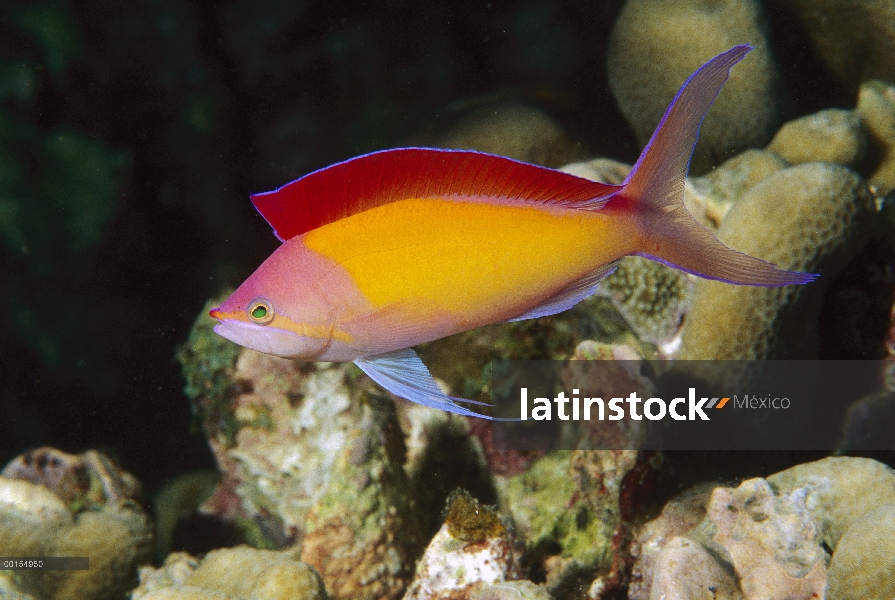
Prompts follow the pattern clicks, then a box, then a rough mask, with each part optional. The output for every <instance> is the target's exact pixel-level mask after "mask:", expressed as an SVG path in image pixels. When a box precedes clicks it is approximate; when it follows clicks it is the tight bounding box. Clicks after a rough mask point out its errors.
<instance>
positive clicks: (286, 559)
mask: <svg viewBox="0 0 895 600" xmlns="http://www.w3.org/2000/svg"><path fill="white" fill-rule="evenodd" d="M131 598H132V599H133V600H206V599H207V600H243V599H245V600H249V599H251V600H255V599H257V600H326V598H327V596H326V591H325V590H324V588H323V582H322V581H321V579H320V575H318V574H317V572H316V571H314V569H313V568H311V567H309V566H308V565H306V564H304V563H302V562H301V561H299V560H298V559H297V558H296V557H295V556H294V555H293V554H291V553H290V552H274V551H271V550H257V549H255V548H249V547H246V546H239V547H236V548H227V549H224V550H213V551H211V552H209V553H208V554H207V555H206V556H205V558H203V559H202V560H201V561H199V560H196V559H194V558H193V557H191V556H190V555H189V554H186V553H182V552H177V553H174V554H172V555H170V556H169V557H168V559H167V560H166V561H165V564H164V565H162V566H161V567H160V568H158V569H155V568H153V567H144V568H143V569H142V570H141V571H140V587H139V588H137V589H136V590H134V592H133V594H132V595H131Z"/></svg>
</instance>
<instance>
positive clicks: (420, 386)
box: [354, 348, 515, 421]
mask: <svg viewBox="0 0 895 600" xmlns="http://www.w3.org/2000/svg"><path fill="white" fill-rule="evenodd" d="M354 364H356V365H357V366H358V367H360V368H361V370H362V371H363V372H364V373H366V374H367V375H369V376H370V379H372V380H373V381H375V382H376V383H378V384H379V385H381V386H382V387H384V388H385V389H387V390H388V391H390V392H391V393H393V394H394V395H396V396H400V397H401V398H406V399H407V400H410V401H412V402H416V403H418V404H423V405H425V406H429V407H431V408H438V409H441V410H446V411H448V412H452V413H457V414H458V415H464V416H467V417H480V418H483V419H489V420H494V421H502V420H515V419H498V418H496V417H489V416H488V415H480V414H478V413H476V412H473V411H471V410H469V409H467V408H464V407H462V406H460V405H458V404H457V403H458V402H469V403H471V404H480V405H484V406H490V404H487V403H485V402H476V401H475V400H467V399H465V398H457V397H454V396H448V395H447V394H445V393H444V392H442V391H441V389H440V388H439V387H438V384H437V383H435V379H433V378H432V374H431V373H429V369H427V368H426V365H424V364H423V361H421V360H420V358H419V356H417V355H416V352H414V351H413V350H412V349H410V348H405V349H403V350H396V351H394V352H387V353H385V354H377V355H375V356H368V357H366V358H359V359H357V360H355V361H354Z"/></svg>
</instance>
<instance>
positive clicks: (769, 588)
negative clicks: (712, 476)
mask: <svg viewBox="0 0 895 600" xmlns="http://www.w3.org/2000/svg"><path fill="white" fill-rule="evenodd" d="M806 496H807V494H806V493H805V491H804V490H803V489H799V490H795V491H793V492H792V493H791V494H788V495H783V496H777V495H776V494H775V493H774V490H773V489H772V488H771V486H770V484H769V483H768V482H767V481H766V480H764V479H758V478H756V479H749V480H746V481H744V482H743V483H741V484H740V486H739V487H738V488H716V489H715V490H714V491H713V492H712V497H711V500H710V501H709V505H708V514H707V521H708V522H710V523H711V526H708V527H707V529H710V530H712V533H713V535H712V537H711V539H710V540H709V541H708V543H707V545H708V547H709V549H711V550H715V551H716V552H717V553H718V554H719V555H721V556H723V557H724V558H725V560H726V561H727V562H729V563H730V564H732V565H733V567H734V569H735V571H736V574H737V578H738V579H739V582H740V587H741V589H742V591H743V593H744V595H745V596H746V598H750V599H752V598H755V599H758V598H792V599H793V600H796V599H805V600H808V599H810V598H822V597H823V594H824V586H825V585H826V580H827V560H828V556H827V554H826V553H825V552H824V550H823V548H822V547H821V545H820V538H821V532H820V527H818V526H817V524H816V523H815V521H814V519H813V515H812V514H811V512H810V510H809V508H808V506H807V503H806ZM703 524H704V525H708V523H707V522H706V521H704V522H703Z"/></svg>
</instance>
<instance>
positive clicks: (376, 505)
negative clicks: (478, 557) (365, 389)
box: [301, 395, 425, 600]
mask: <svg viewBox="0 0 895 600" xmlns="http://www.w3.org/2000/svg"><path fill="white" fill-rule="evenodd" d="M353 412H354V414H355V415H357V417H356V421H354V422H353V423H351V427H350V428H349V429H348V430H347V431H346V433H347V436H346V438H345V441H344V443H343V446H342V447H340V448H334V447H330V448H329V449H328V451H329V452H331V453H333V455H334V458H335V461H334V462H333V464H332V472H331V474H330V476H329V482H328V485H327V487H326V489H325V491H324V493H323V495H322V496H321V497H320V498H319V500H318V501H317V503H316V504H314V506H313V507H312V508H311V510H310V511H309V512H308V515H307V520H306V524H305V531H306V533H305V536H304V539H303V540H302V552H301V558H302V560H303V561H305V562H307V563H308V564H310V565H312V566H313V567H314V568H316V569H317V570H318V571H319V572H320V575H321V576H322V577H323V580H324V582H326V586H327V589H328V590H329V592H330V596H331V597H332V598H334V599H339V598H345V599H358V600H362V599H365V598H369V599H377V600H378V599H388V598H398V597H400V595H401V594H402V593H403V592H404V589H405V587H406V586H407V584H408V581H409V579H410V575H411V572H412V569H413V564H414V559H415V557H416V556H417V553H418V552H419V550H420V549H421V548H422V546H423V544H424V543H425V541H424V540H423V539H422V536H421V533H422V532H421V525H422V518H421V517H422V515H421V514H420V512H419V509H420V507H419V506H418V505H417V504H416V503H415V502H414V501H413V498H412V497H411V495H410V493H411V487H410V483H409V481H408V480H407V477H406V475H405V472H404V470H403V464H404V458H405V448H404V440H403V436H402V432H401V430H400V428H399V427H398V423H397V421H396V419H395V414H394V407H393V405H392V403H391V401H389V400H386V399H383V398H380V397H377V396H374V395H370V396H368V398H367V399H366V400H365V401H363V403H362V404H361V406H359V407H356V408H355V409H354V411H353ZM358 413H359V414H358Z"/></svg>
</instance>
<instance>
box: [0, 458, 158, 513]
mask: <svg viewBox="0 0 895 600" xmlns="http://www.w3.org/2000/svg"><path fill="white" fill-rule="evenodd" d="M0 475H2V476H3V477H8V478H9V479H20V480H23V481H30V482H31V483H36V484H39V485H42V486H44V487H45V488H47V489H49V490H50V491H52V492H53V493H54V494H56V495H57V496H58V497H59V498H60V499H61V500H62V501H63V502H65V503H66V504H67V505H68V506H69V507H70V508H96V507H99V506H103V505H105V504H117V503H121V502H124V501H125V500H139V499H140V496H141V495H142V488H141V486H140V482H139V481H137V479H136V478H135V477H134V476H133V475H131V474H130V473H128V472H127V471H125V470H123V469H121V468H120V467H119V466H118V465H117V464H115V462H114V461H113V460H112V459H111V458H109V457H108V456H106V455H105V454H103V453H102V452H97V451H96V450H88V451H87V452H84V453H83V454H68V453H66V452H62V451H61V450H57V449H55V448H49V447H43V448H37V449H36V450H29V451H28V452H25V453H24V454H21V455H19V456H18V457H16V458H15V459H13V460H12V461H11V462H10V463H9V464H7V465H6V466H5V467H4V468H3V471H2V472H0Z"/></svg>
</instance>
